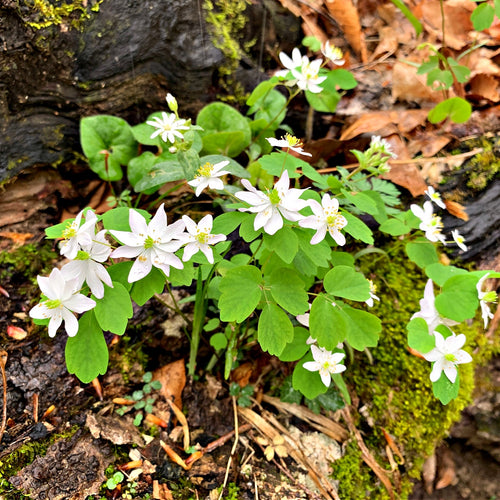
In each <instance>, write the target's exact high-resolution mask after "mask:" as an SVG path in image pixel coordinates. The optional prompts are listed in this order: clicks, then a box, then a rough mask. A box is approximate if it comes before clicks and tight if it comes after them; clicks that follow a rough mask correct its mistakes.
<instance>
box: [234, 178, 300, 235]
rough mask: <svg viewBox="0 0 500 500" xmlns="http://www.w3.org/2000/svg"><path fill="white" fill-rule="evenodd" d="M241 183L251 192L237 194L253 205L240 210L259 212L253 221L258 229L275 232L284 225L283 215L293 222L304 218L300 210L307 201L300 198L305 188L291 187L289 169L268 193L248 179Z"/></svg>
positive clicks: (270, 232)
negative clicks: (257, 187) (260, 189)
mask: <svg viewBox="0 0 500 500" xmlns="http://www.w3.org/2000/svg"><path fill="white" fill-rule="evenodd" d="M241 183H242V184H243V186H244V187H245V188H246V189H247V190H248V191H250V192H247V191H238V192H237V193H235V196H236V198H238V199H240V200H242V201H244V202H246V203H248V204H249V205H252V206H251V207H250V208H240V209H239V210H240V212H253V213H256V214H257V215H256V216H255V220H254V223H253V227H254V229H255V230H256V231H257V230H258V229H260V228H261V227H262V228H264V231H265V232H266V233H267V234H274V233H276V231H278V230H279V229H281V228H282V227H283V219H282V216H283V217H284V218H285V219H287V220H290V221H293V222H296V221H298V220H300V219H302V218H303V216H302V215H301V214H299V210H302V209H303V208H304V207H306V206H307V202H306V201H304V200H301V199H299V198H300V196H301V195H302V193H303V192H304V191H305V189H295V188H290V187H289V186H290V179H289V178H288V171H287V170H285V171H284V172H283V174H282V175H281V177H280V179H279V180H278V182H276V184H275V185H274V188H273V189H270V190H269V191H268V192H267V194H266V193H263V192H262V191H259V190H257V189H255V188H254V187H253V186H252V185H251V184H250V183H249V182H248V181H247V180H246V179H242V181H241Z"/></svg>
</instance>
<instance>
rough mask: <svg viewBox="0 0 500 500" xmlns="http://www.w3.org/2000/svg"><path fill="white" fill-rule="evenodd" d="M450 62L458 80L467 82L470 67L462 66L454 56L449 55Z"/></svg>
mask: <svg viewBox="0 0 500 500" xmlns="http://www.w3.org/2000/svg"><path fill="white" fill-rule="evenodd" d="M448 64H449V65H450V67H451V70H452V71H453V74H454V75H455V78H456V79H457V82H460V83H466V82H467V81H468V80H469V77H470V69H469V68H468V67H467V66H462V65H461V64H459V63H458V62H457V61H455V59H453V57H448Z"/></svg>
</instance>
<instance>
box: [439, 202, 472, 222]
mask: <svg viewBox="0 0 500 500" xmlns="http://www.w3.org/2000/svg"><path fill="white" fill-rule="evenodd" d="M443 201H444V204H445V205H446V210H448V212H449V213H450V214H451V215H454V216H455V217H458V218H459V219H462V220H469V216H468V215H467V212H466V211H465V207H464V206H463V205H460V203H457V202H456V201H451V200H443Z"/></svg>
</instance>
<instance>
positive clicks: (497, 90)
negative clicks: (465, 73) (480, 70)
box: [468, 74, 500, 102]
mask: <svg viewBox="0 0 500 500" xmlns="http://www.w3.org/2000/svg"><path fill="white" fill-rule="evenodd" d="M471 94H472V95H474V96H477V97H480V98H483V99H488V101H491V102H498V101H500V82H499V80H498V78H495V77H494V76H492V75H485V74H480V75H476V76H475V77H474V78H473V79H472V80H471V81H470V91H469V93H468V95H469V96H470V95H471Z"/></svg>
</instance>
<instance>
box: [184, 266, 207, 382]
mask: <svg viewBox="0 0 500 500" xmlns="http://www.w3.org/2000/svg"><path fill="white" fill-rule="evenodd" d="M204 291H205V287H204V286H203V281H202V276H201V267H198V278H197V280H196V300H195V303H194V315H193V325H192V330H191V346H190V349H189V362H188V374H189V375H190V376H193V375H194V374H195V371H196V355H197V354H198V348H199V346H200V339H201V331H202V329H203V320H204V318H205V315H206V312H207V301H206V298H205V294H204Z"/></svg>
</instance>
